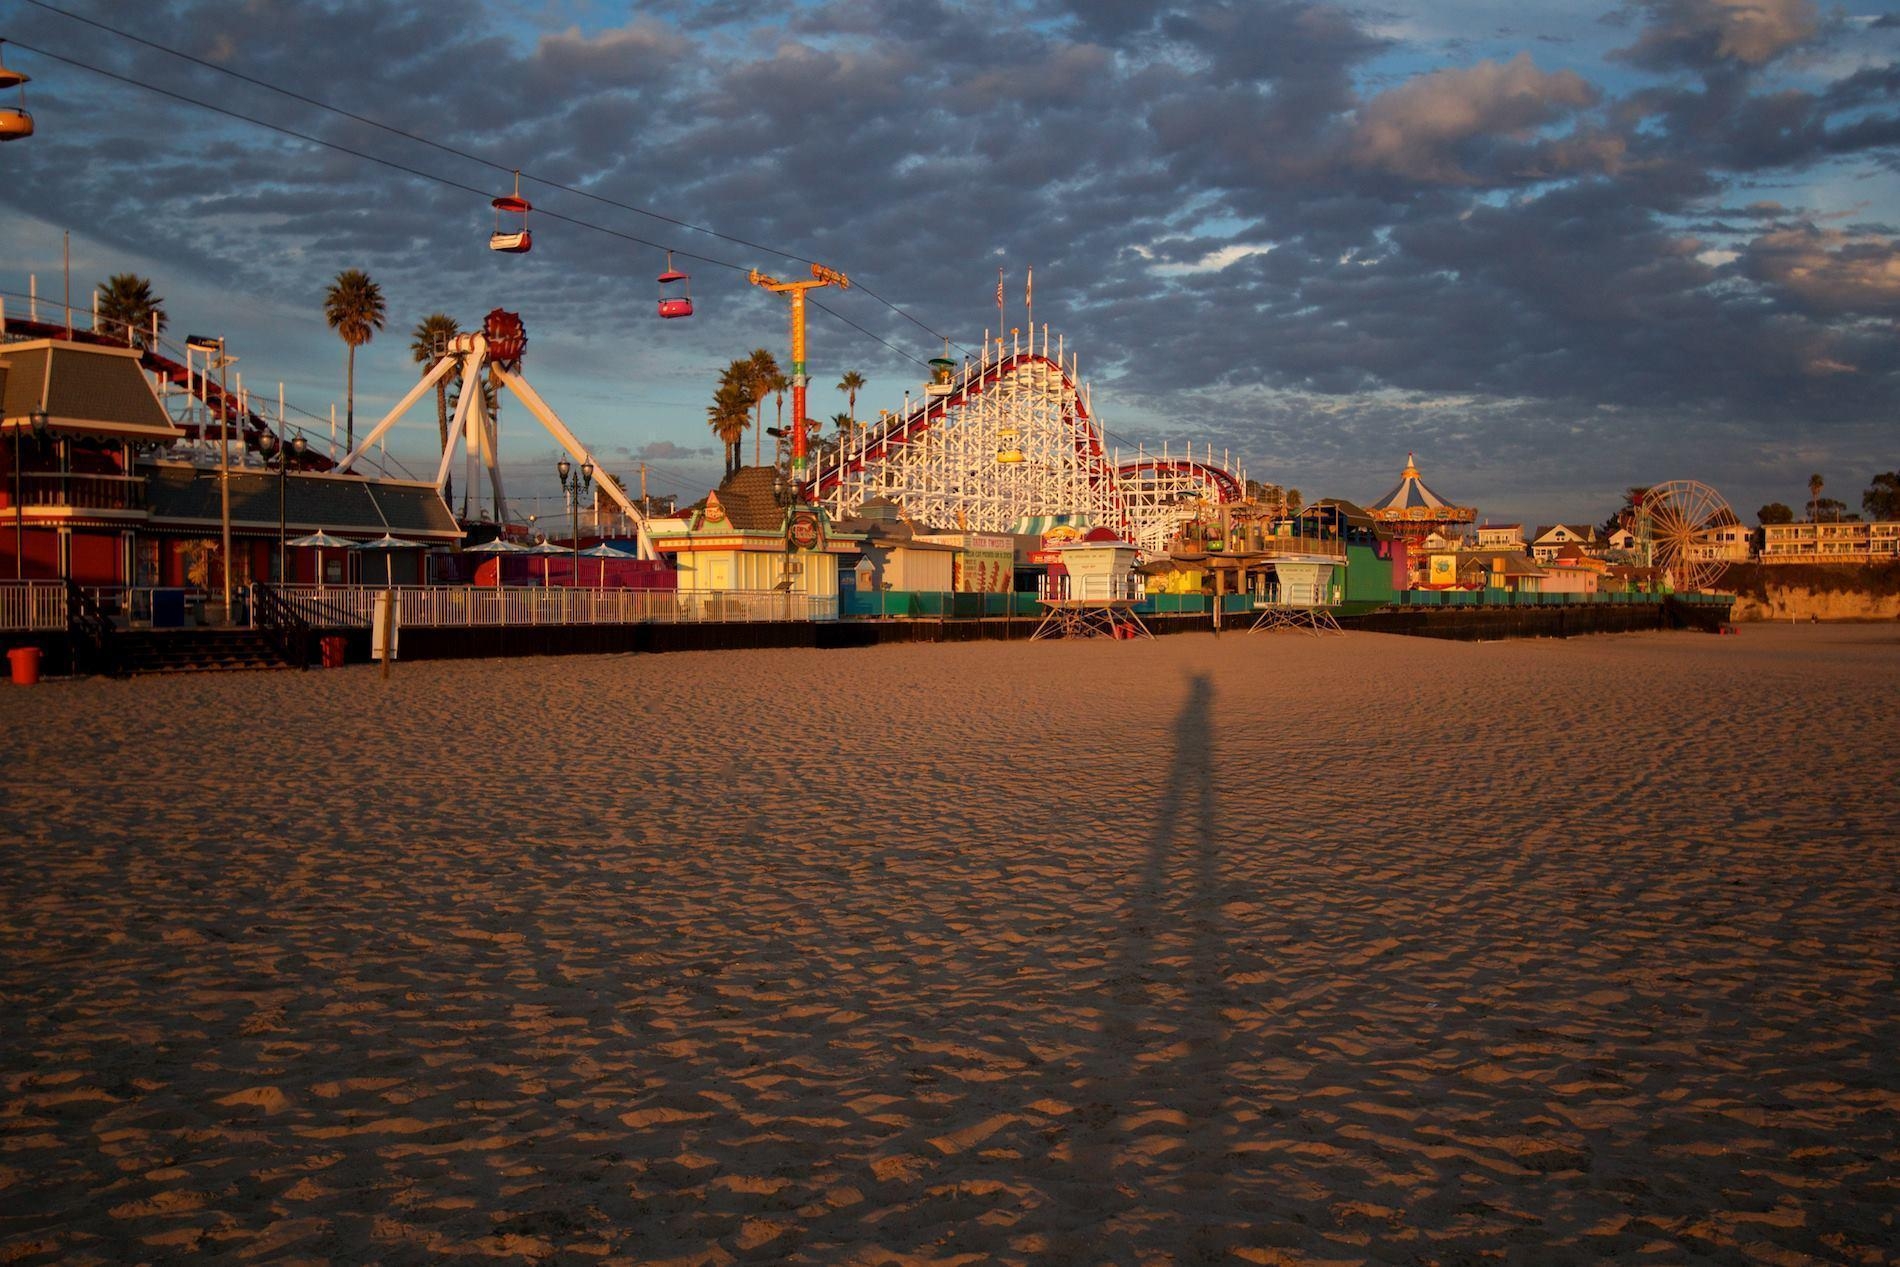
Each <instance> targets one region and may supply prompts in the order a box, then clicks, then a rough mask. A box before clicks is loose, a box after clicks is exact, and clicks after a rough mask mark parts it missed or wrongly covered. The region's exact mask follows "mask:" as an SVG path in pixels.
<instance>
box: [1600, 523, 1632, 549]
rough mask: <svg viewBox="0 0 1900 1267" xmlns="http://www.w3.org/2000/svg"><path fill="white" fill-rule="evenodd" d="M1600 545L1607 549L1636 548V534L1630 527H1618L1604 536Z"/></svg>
mask: <svg viewBox="0 0 1900 1267" xmlns="http://www.w3.org/2000/svg"><path fill="white" fill-rule="evenodd" d="M1600 545H1601V548H1602V549H1606V550H1634V549H1635V548H1636V534H1635V533H1633V532H1631V531H1630V530H1629V529H1628V528H1618V529H1617V530H1616V531H1615V532H1612V533H1611V534H1610V535H1609V536H1607V537H1605V538H1603V540H1602V542H1601V543H1600Z"/></svg>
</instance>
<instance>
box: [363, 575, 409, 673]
mask: <svg viewBox="0 0 1900 1267" xmlns="http://www.w3.org/2000/svg"><path fill="white" fill-rule="evenodd" d="M401 632H402V617H401V613H400V612H399V611H398V610H397V607H396V595H395V591H393V590H384V591H382V592H381V593H380V594H377V595H376V605H375V607H374V608H373V609H372V610H371V615H370V632H369V658H370V659H372V660H381V659H383V658H384V657H383V649H384V648H385V647H387V648H388V649H389V657H388V658H389V659H391V660H394V659H396V643H397V639H398V635H400V634H401Z"/></svg>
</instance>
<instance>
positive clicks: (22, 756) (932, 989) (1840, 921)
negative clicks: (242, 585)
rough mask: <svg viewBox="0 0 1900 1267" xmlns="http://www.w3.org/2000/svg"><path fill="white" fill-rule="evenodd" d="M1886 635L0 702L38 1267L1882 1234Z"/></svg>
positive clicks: (613, 673)
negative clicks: (7, 755) (7, 746)
mask: <svg viewBox="0 0 1900 1267" xmlns="http://www.w3.org/2000/svg"><path fill="white" fill-rule="evenodd" d="M1897 699H1900V630H1897V629H1896V627H1895V626H1893V625H1891V624H1886V625H1866V626H1805V625H1804V626H1800V627H1792V628H1791V627H1787V626H1753V627H1749V628H1747V629H1745V631H1744V633H1743V635H1742V636H1740V637H1721V638H1718V637H1710V636H1706V635H1696V634H1644V635H1627V636H1618V637H1599V638H1587V639H1577V640H1572V641H1569V642H1551V641H1541V642H1511V643H1486V644H1460V643H1448V642H1434V641H1429V640H1424V639H1402V638H1394V637H1381V636H1376V635H1366V634H1355V635H1348V636H1346V637H1342V638H1329V639H1324V640H1318V639H1311V638H1303V637H1298V636H1293V635H1275V636H1257V637H1246V636H1240V635H1235V634H1231V633H1230V634H1228V635H1226V636H1224V637H1222V638H1219V639H1216V638H1213V637H1211V636H1208V635H1182V636H1176V637H1170V638H1164V639H1160V640H1158V641H1156V642H1153V643H1146V644H1128V643H1108V642H1094V643H1037V644H1009V645H997V644H969V645H948V646H914V647H888V648H879V649H872V650H865V651H853V652H831V653H825V652H805V651H785V652H742V653H724V654H720V653H694V654H680V655H667V656H644V657H642V656H613V657H579V658H570V659H559V660H514V661H490V662H480V663H458V664H399V665H397V666H396V668H395V671H394V674H393V676H392V678H391V679H390V680H389V681H388V682H384V681H382V680H381V679H380V677H379V676H378V675H377V671H376V670H374V669H364V668H356V669H348V670H343V671H337V672H328V673H325V672H310V673H302V674H298V673H275V674H229V675H221V676H209V677H203V676H200V677H173V678H144V679H137V680H131V681H103V680H95V681H81V682H71V683H47V684H43V685H42V686H40V687H37V688H33V689H18V688H0V724H4V726H5V728H6V732H7V733H8V735H9V737H10V740H11V743H12V746H13V749H14V758H13V760H12V761H11V762H10V763H9V765H8V766H7V768H6V770H5V771H4V773H0V849H3V850H4V852H0V1003H3V1005H4V1014H3V1015H0V1103H3V1105H4V1108H3V1109H0V1260H5V1261H9V1262H12V1261H18V1262H49V1263H50V1262H62V1263H86V1262H125V1261H135V1260H145V1261H165V1260H173V1259H182V1258H186V1257H193V1258H198V1257H214V1256H215V1257H221V1258H227V1259H230V1260H233V1261H253V1260H270V1261H289V1260H306V1261H308V1260H319V1259H327V1260H332V1261H342V1262H369V1261H404V1260H413V1259H416V1258H419V1257H426V1256H431V1255H435V1256H442V1257H449V1256H453V1257H457V1258H492V1259H497V1260H512V1261H539V1260H554V1259H560V1260H564V1261H574V1260H582V1259H598V1260H611V1261H623V1262H682V1263H685V1262H694V1263H699V1262H705V1263H727V1262H746V1261H751V1262H793V1263H836V1262H847V1263H863V1264H877V1263H887V1262H896V1263H940V1264H950V1263H992V1262H998V1263H1036V1262H1077V1263H1093V1262H1113V1263H1212V1262H1244V1263H1261V1264H1292V1263H1313V1264H1317V1263H1347V1262H1362V1261H1372V1262H1380V1263H1421V1264H1427V1263H1446V1264H1449V1263H1475V1262H1489V1261H1503V1262H1518V1263H1586V1262H1595V1261H1601V1260H1604V1259H1611V1258H1614V1259H1620V1260H1623V1261H1635V1262H1655V1263H1684V1262H1710V1263H1734V1262H1749V1263H1754V1262H1760V1263H1773V1264H1793V1263H1805V1262H1827V1263H1840V1262H1846V1263H1881V1262H1891V1261H1894V1257H1895V1254H1896V1246H1900V1227H1897V1226H1896V1215H1895V1210H1896V1208H1900V1058H1897V1057H1896V1054H1895V1053H1896V1052H1897V1051H1900V1019H1897V1018H1896V980H1897V976H1900V974H1897V969H1900V931H1897V930H1900V865H1896V864H1900V807H1896V802H1895V798H1894V791H1895V788H1896V786H1900V721H1897V720H1896V711H1895V701H1896V700H1897Z"/></svg>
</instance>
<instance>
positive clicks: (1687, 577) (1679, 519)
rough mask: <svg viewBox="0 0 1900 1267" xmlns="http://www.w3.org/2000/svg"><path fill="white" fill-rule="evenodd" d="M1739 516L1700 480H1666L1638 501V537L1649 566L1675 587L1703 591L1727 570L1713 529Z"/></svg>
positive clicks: (1734, 521)
mask: <svg viewBox="0 0 1900 1267" xmlns="http://www.w3.org/2000/svg"><path fill="white" fill-rule="evenodd" d="M1737 522H1738V520H1737V519H1736V518H1735V512H1734V511H1733V510H1730V509H1729V504H1728V502H1726V501H1724V500H1723V499H1722V494H1720V493H1718V492H1716V491H1715V490H1714V489H1712V488H1710V487H1709V486H1708V485H1707V484H1704V483H1702V482H1701V481H1700V480H1670V481H1668V482H1667V483H1663V484H1657V485H1655V486H1654V487H1652V488H1650V489H1649V490H1647V491H1646V492H1644V494H1643V495H1642V497H1641V498H1640V499H1639V500H1638V501H1637V503H1636V538H1637V541H1638V542H1639V543H1640V546H1641V549H1642V551H1643V553H1644V555H1645V557H1646V558H1647V559H1648V560H1649V564H1650V566H1651V567H1654V568H1658V569H1660V570H1661V571H1663V572H1666V573H1667V574H1668V576H1669V581H1670V584H1671V585H1673V586H1674V587H1675V588H1676V589H1678V590H1706V589H1708V588H1709V587H1710V586H1712V585H1714V584H1715V583H1716V582H1717V581H1719V580H1720V579H1722V573H1723V572H1725V571H1727V570H1728V560H1727V559H1726V558H1724V557H1723V555H1722V552H1721V550H1720V548H1719V546H1718V543H1717V541H1716V535H1717V533H1718V532H1719V531H1720V530H1721V529H1723V528H1728V527H1732V526H1733V525H1734V524H1736V523H1737Z"/></svg>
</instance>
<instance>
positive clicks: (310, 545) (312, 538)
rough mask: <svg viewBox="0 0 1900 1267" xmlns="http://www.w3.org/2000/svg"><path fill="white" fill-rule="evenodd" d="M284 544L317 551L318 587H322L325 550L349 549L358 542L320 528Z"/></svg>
mask: <svg viewBox="0 0 1900 1267" xmlns="http://www.w3.org/2000/svg"><path fill="white" fill-rule="evenodd" d="M284 544H285V545H287V546H297V547H298V548H300V549H305V550H315V551H317V588H318V589H322V588H323V551H325V550H347V549H349V548H350V547H351V546H352V545H354V544H356V543H355V542H353V541H345V540H344V539H343V538H342V537H333V536H331V535H330V534H329V533H327V532H323V531H321V530H319V531H317V532H313V533H310V534H309V535H308V536H302V537H298V538H297V539H296V540H294V541H286V542H284Z"/></svg>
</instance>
